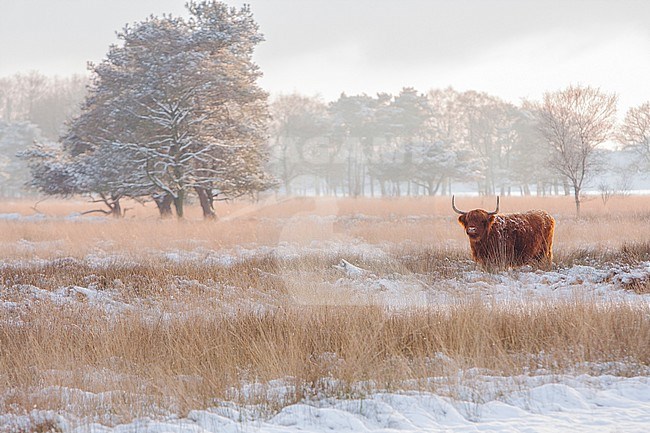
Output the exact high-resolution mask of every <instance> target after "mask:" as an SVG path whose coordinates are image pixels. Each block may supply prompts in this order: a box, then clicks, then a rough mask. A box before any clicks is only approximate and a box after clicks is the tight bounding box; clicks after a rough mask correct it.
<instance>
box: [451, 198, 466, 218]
mask: <svg viewBox="0 0 650 433" xmlns="http://www.w3.org/2000/svg"><path fill="white" fill-rule="evenodd" d="M454 197H455V196H453V195H452V196H451V208H452V209H453V210H454V212H456V213H459V214H461V215H465V214H466V213H467V212H463V211H462V210H458V209H456V203H455V202H454Z"/></svg>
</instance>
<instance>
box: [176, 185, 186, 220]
mask: <svg viewBox="0 0 650 433" xmlns="http://www.w3.org/2000/svg"><path fill="white" fill-rule="evenodd" d="M184 202H185V191H183V190H180V191H178V193H176V197H174V209H176V217H177V218H179V219H182V218H183V215H184V210H183V204H184Z"/></svg>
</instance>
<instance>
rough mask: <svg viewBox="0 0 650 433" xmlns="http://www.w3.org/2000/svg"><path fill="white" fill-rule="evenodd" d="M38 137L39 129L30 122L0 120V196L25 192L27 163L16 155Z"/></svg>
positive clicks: (27, 179) (16, 195) (27, 175)
mask: <svg viewBox="0 0 650 433" xmlns="http://www.w3.org/2000/svg"><path fill="white" fill-rule="evenodd" d="M39 139H40V131H39V130H38V128H37V127H36V125H33V124H32V123H29V122H5V121H2V120H0V196H3V197H19V196H21V195H24V194H25V193H26V192H27V191H26V190H25V184H26V183H27V182H28V181H29V173H28V170H27V164H26V162H25V160H24V159H22V158H19V156H18V155H19V154H20V153H21V152H24V151H25V150H26V149H27V148H28V147H29V146H31V145H32V143H33V142H34V141H35V140H39Z"/></svg>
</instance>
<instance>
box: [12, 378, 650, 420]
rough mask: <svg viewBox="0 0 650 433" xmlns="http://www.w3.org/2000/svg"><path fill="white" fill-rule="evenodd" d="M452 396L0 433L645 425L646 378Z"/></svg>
mask: <svg viewBox="0 0 650 433" xmlns="http://www.w3.org/2000/svg"><path fill="white" fill-rule="evenodd" d="M466 383H467V384H466V385H465V386H463V387H460V388H459V389H457V390H455V391H454V395H453V396H448V395H439V394H432V393H422V392H401V393H385V392H377V393H374V394H371V395H368V396H367V397H365V398H362V399H323V400H320V401H312V402H306V403H300V404H293V405H290V406H287V407H285V408H283V409H282V410H281V411H280V412H279V413H277V414H276V415H274V416H272V417H270V418H268V419H251V418H250V417H249V416H247V415H246V414H245V412H244V411H243V410H241V408H235V407H230V406H227V405H223V406H221V407H215V408H212V409H209V410H196V411H191V412H189V414H188V415H187V417H185V418H175V417H172V418H169V419H165V420H151V419H147V418H144V419H137V420H135V421H133V422H131V423H129V424H122V425H118V426H115V427H112V428H109V427H106V426H103V425H101V424H97V423H91V424H85V423H82V424H81V425H76V424H77V422H76V421H75V420H74V419H71V418H69V417H68V418H66V416H65V415H60V414H56V413H54V412H51V411H38V410H34V411H33V412H32V413H31V414H29V415H23V416H10V415H4V416H3V415H0V432H3V433H5V432H7V433H9V432H22V431H30V430H29V426H30V425H43V424H45V423H48V425H51V426H54V427H56V428H58V430H54V431H63V432H73V433H91V432H93V433H167V432H169V433H172V432H173V433H208V432H210V433H222V432H232V433H235V432H260V433H276V432H277V433H279V432H308V433H309V432H314V433H315V432H333V431H334V432H437V431H443V432H590V433H591V432H626V433H632V432H639V433H646V432H647V431H648V426H650V378H648V377H646V376H644V377H630V378H626V377H615V376H608V375H603V376H587V375H580V376H577V377H572V376H545V375H540V376H518V377H492V376H485V375H477V376H476V377H474V378H472V379H471V380H470V381H467V382H466Z"/></svg>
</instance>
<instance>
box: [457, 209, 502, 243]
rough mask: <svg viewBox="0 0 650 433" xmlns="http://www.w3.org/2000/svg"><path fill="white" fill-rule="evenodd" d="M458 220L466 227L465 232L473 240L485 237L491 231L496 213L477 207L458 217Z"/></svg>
mask: <svg viewBox="0 0 650 433" xmlns="http://www.w3.org/2000/svg"><path fill="white" fill-rule="evenodd" d="M458 222H459V223H460V225H462V226H463V228H464V229H465V233H467V236H469V238H470V239H471V240H479V239H483V238H485V236H487V234H488V233H489V232H490V227H492V223H493V222H494V215H490V214H489V213H488V212H486V211H484V210H483V209H475V210H471V211H469V212H467V213H466V214H463V215H461V216H459V217H458Z"/></svg>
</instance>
